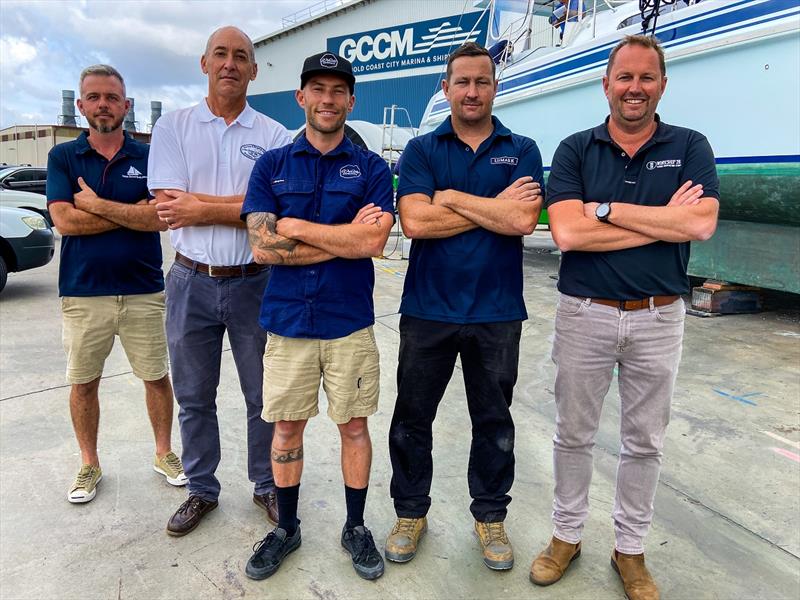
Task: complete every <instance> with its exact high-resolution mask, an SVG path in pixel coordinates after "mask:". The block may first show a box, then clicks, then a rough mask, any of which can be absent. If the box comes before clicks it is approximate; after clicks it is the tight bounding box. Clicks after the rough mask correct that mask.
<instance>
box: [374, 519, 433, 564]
mask: <svg viewBox="0 0 800 600" xmlns="http://www.w3.org/2000/svg"><path fill="white" fill-rule="evenodd" d="M427 530H428V520H427V519H426V518H425V517H420V518H418V519H406V518H404V517H400V518H398V519H397V521H396V522H395V524H394V527H393V528H392V533H390V534H389V537H388V538H386V546H385V547H384V550H383V554H384V556H386V558H387V559H388V560H391V561H392V562H400V563H403V562H408V561H410V560H411V559H412V558H414V556H416V554H417V545H418V544H419V542H420V540H421V539H422V536H423V535H425V532H426V531H427Z"/></svg>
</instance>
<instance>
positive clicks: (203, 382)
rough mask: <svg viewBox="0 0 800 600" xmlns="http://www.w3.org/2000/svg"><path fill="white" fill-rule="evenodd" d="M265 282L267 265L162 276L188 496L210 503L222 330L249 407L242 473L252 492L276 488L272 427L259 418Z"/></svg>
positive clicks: (215, 483)
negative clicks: (241, 271) (240, 272)
mask: <svg viewBox="0 0 800 600" xmlns="http://www.w3.org/2000/svg"><path fill="white" fill-rule="evenodd" d="M268 279H269V270H266V271H263V272H261V273H258V274H257V275H251V276H248V277H230V278H224V279H223V278H214V277H209V276H208V275H205V274H203V273H198V272H197V271H195V270H194V269H191V268H189V267H186V266H184V265H181V264H178V263H175V264H173V265H172V268H171V269H170V271H169V273H168V275H167V281H166V292H167V302H166V303H167V343H168V345H169V356H170V363H171V366H172V384H173V387H174V389H175V399H176V400H177V402H178V406H179V407H180V412H179V413H178V422H179V423H180V427H181V440H182V441H183V454H182V456H181V459H182V461H183V468H184V469H185V471H186V476H187V477H188V478H189V493H190V494H197V495H199V496H202V497H203V498H205V499H207V500H216V499H217V497H218V496H219V490H220V484H219V480H217V478H216V476H215V475H214V472H215V471H216V470H217V465H218V464H219V460H220V444H219V426H218V424H217V401H216V399H217V386H218V385H219V373H220V360H221V357H222V338H223V335H224V334H225V331H227V332H228V340H229V341H230V345H231V352H232V353H233V360H234V362H235V364H236V371H237V373H238V374H239V385H240V387H241V389H242V393H243V394H244V400H245V405H246V406H247V474H248V476H249V478H250V481H252V482H253V483H255V493H257V494H264V493H266V492H268V491H271V490H273V489H274V488H275V482H274V480H273V478H272V464H271V462H270V446H271V445H272V424H271V423H267V422H265V421H263V420H262V419H261V408H262V401H261V397H262V396H261V394H262V389H263V385H264V382H263V372H264V371H263V370H264V366H263V362H262V361H263V357H264V346H265V345H266V340H267V334H266V333H265V332H264V330H263V329H261V327H260V326H259V324H258V315H259V312H260V309H261V299H262V297H263V295H264V288H265V286H266V285H267V281H268Z"/></svg>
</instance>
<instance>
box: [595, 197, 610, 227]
mask: <svg viewBox="0 0 800 600" xmlns="http://www.w3.org/2000/svg"><path fill="white" fill-rule="evenodd" d="M594 216H595V217H597V220H598V221H602V222H603V223H608V217H610V216H611V203H610V202H603V203H602V204H598V205H597V208H595V209H594Z"/></svg>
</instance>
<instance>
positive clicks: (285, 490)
mask: <svg viewBox="0 0 800 600" xmlns="http://www.w3.org/2000/svg"><path fill="white" fill-rule="evenodd" d="M299 496H300V484H299V483H298V484H297V485H293V486H290V487H278V486H277V485H276V486H275V497H276V499H277V500H278V527H280V528H281V529H285V530H286V535H287V537H288V536H292V535H294V532H295V531H297V525H298V520H297V499H298V497H299Z"/></svg>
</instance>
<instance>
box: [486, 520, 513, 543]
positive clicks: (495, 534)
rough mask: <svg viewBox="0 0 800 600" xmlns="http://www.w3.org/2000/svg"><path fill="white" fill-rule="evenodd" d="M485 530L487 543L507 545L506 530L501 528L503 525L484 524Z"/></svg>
mask: <svg viewBox="0 0 800 600" xmlns="http://www.w3.org/2000/svg"><path fill="white" fill-rule="evenodd" d="M486 530H487V532H488V534H489V543H491V542H502V543H503V544H507V543H508V537H506V530H505V528H504V527H503V523H501V522H498V523H486Z"/></svg>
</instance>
